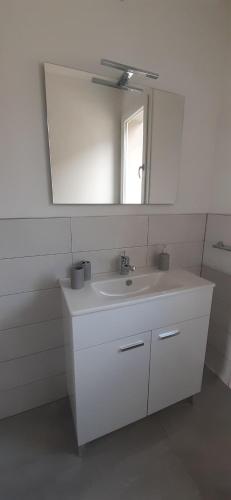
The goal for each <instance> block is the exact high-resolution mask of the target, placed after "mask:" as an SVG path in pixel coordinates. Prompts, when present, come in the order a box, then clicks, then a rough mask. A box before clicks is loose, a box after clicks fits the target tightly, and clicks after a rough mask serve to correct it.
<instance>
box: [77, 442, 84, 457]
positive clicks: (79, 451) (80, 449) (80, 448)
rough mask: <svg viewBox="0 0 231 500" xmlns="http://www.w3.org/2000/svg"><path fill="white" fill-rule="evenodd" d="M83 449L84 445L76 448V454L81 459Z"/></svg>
mask: <svg viewBox="0 0 231 500" xmlns="http://www.w3.org/2000/svg"><path fill="white" fill-rule="evenodd" d="M84 448H85V445H84V444H83V445H82V446H78V451H77V453H78V456H79V457H80V458H83V454H84Z"/></svg>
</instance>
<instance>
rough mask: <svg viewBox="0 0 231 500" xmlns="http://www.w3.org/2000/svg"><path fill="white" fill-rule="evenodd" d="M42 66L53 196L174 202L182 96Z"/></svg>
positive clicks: (72, 200)
mask: <svg viewBox="0 0 231 500" xmlns="http://www.w3.org/2000/svg"><path fill="white" fill-rule="evenodd" d="M44 68H45V85H46V105H47V122H48V136H49V150H50V166H51V180H52V195H53V203H54V204H137V205H138V204H143V203H152V204H170V203H174V202H175V199H176V193H177V186H178V179H179V169H180V156H181V140H182V127H183V116H184V97H182V96H179V95H176V94H172V93H169V92H163V91H159V90H154V89H151V88H147V87H146V88H145V87H143V88H142V89H141V91H137V92H134V91H133V92H132V91H129V90H127V91H125V90H124V89H118V88H113V87H110V86H107V85H100V84H98V83H95V82H94V79H97V77H98V75H93V74H91V73H86V72H83V71H78V70H74V69H69V68H65V67H62V66H57V65H53V64H45V65H44ZM98 78H99V77H98ZM100 78H102V77H100ZM139 87H140V86H139Z"/></svg>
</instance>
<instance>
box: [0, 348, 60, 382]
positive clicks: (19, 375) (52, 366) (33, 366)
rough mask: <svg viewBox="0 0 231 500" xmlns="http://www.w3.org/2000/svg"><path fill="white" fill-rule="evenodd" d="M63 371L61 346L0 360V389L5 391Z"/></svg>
mask: <svg viewBox="0 0 231 500" xmlns="http://www.w3.org/2000/svg"><path fill="white" fill-rule="evenodd" d="M64 372H65V366H64V348H63V347H60V348H57V349H52V350H49V351H44V352H40V353H37V354H32V355H31V356H24V357H22V358H17V359H13V360H11V361H6V362H1V363H0V391H7V390H9V389H12V388H13V387H18V386H20V385H25V384H28V383H31V382H35V381H36V380H40V379H43V378H47V377H48V376H51V375H59V374H61V373H64Z"/></svg>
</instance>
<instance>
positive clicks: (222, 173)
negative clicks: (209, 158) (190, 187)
mask: <svg viewBox="0 0 231 500" xmlns="http://www.w3.org/2000/svg"><path fill="white" fill-rule="evenodd" d="M227 21H228V36H227V45H226V47H227V48H226V51H225V52H224V54H223V60H224V72H223V74H222V75H220V77H221V82H223V89H222V100H221V107H220V113H219V117H218V123H217V144H216V158H215V160H216V161H215V166H214V175H213V191H212V198H211V206H210V208H211V210H210V211H211V212H214V213H228V214H230V213H231V64H230V61H231V2H229V11H228V16H227Z"/></svg>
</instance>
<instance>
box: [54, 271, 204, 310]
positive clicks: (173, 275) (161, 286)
mask: <svg viewBox="0 0 231 500" xmlns="http://www.w3.org/2000/svg"><path fill="white" fill-rule="evenodd" d="M61 286H62V290H63V294H64V297H65V300H66V303H67V305H68V308H69V312H70V314H71V315H72V316H79V315H82V314H88V313H89V312H95V311H102V310H106V309H113V308H117V307H125V306H127V305H129V304H136V303H139V302H143V301H149V300H155V299H157V298H158V297H159V296H162V297H165V295H166V296H168V295H170V294H179V293H185V292H186V291H190V290H195V288H201V287H202V286H203V287H204V286H211V283H210V282H208V281H206V280H204V279H202V278H200V277H199V276H196V275H195V274H192V273H189V272H188V271H185V270H183V269H175V270H170V271H165V272H163V271H162V272H161V271H157V270H153V269H150V270H149V271H147V270H146V269H145V270H143V271H142V270H138V271H135V272H134V273H130V274H129V275H127V276H120V275H116V274H115V273H114V274H108V275H101V276H97V277H94V279H93V281H86V283H85V285H84V287H83V288H81V289H80V290H72V289H71V284H70V280H68V279H66V280H62V281H61Z"/></svg>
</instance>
